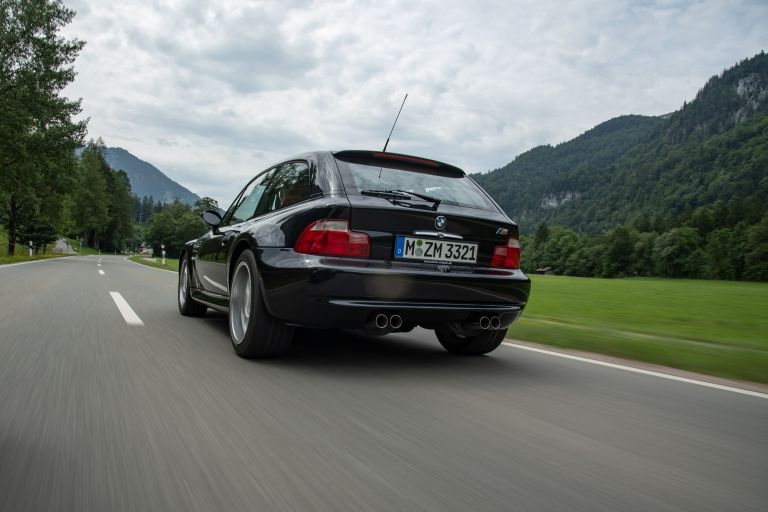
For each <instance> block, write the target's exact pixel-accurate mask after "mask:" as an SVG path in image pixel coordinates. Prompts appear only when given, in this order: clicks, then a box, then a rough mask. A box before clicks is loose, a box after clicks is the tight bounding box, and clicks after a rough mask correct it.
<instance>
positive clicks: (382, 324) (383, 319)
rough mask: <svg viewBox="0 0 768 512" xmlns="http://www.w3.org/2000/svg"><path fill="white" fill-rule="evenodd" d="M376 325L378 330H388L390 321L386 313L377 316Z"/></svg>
mask: <svg viewBox="0 0 768 512" xmlns="http://www.w3.org/2000/svg"><path fill="white" fill-rule="evenodd" d="M375 324H376V328H377V329H386V328H387V326H388V325H389V319H388V318H387V315H385V314H384V313H379V314H378V315H376V320H375Z"/></svg>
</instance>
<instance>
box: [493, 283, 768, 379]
mask: <svg viewBox="0 0 768 512" xmlns="http://www.w3.org/2000/svg"><path fill="white" fill-rule="evenodd" d="M532 280H533V284H532V287H531V288H532V289H531V299H530V302H529V304H528V307H527V308H526V310H525V313H524V314H523V316H522V318H521V319H520V321H519V322H518V323H516V324H514V325H513V326H512V327H511V328H510V329H509V333H508V336H510V337H512V338H515V339H520V340H528V341H535V342H538V343H544V344H547V345H553V346H557V347H562V348H572V349H579V350H586V351H590V352H599V353H603V354H608V355H613V356H618V357H625V358H629V359H636V360H640V361H647V362H651V363H657V364H663V365H667V366H672V367H676V368H681V369H685V370H691V371H697V372H702V373H707V374H711V375H717V376H722V377H730V378H737V379H744V380H751V381H756V382H763V383H768V314H766V312H768V285H766V284H763V283H749V282H734V281H705V280H674V279H652V278H647V279H646V278H632V279H590V278H575V277H561V276H533V278H532Z"/></svg>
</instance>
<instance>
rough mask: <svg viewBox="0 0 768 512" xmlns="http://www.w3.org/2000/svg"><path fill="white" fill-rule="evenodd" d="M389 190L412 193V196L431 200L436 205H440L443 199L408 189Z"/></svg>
mask: <svg viewBox="0 0 768 512" xmlns="http://www.w3.org/2000/svg"><path fill="white" fill-rule="evenodd" d="M387 192H399V193H401V194H410V195H412V196H416V197H418V198H419V199H423V200H425V201H429V202H430V203H435V206H437V205H439V204H440V202H441V201H442V199H438V198H436V197H432V196H428V195H426V194H419V193H418V192H410V191H408V190H387Z"/></svg>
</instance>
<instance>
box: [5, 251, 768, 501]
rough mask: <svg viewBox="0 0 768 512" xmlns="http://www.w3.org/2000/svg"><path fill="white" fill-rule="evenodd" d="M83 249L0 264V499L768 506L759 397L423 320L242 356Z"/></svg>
mask: <svg viewBox="0 0 768 512" xmlns="http://www.w3.org/2000/svg"><path fill="white" fill-rule="evenodd" d="M98 262H99V258H97V257H69V258H62V259H57V260H51V261H44V262H36V263H30V264H24V265H17V266H12V267H0V510H2V511H24V510H35V511H37V510H72V511H118V510H136V511H152V510H162V511H167V510H183V511H192V510H200V511H213V510H228V511H234V510H297V511H311V510H332V511H341V510H354V511H363V510H382V511H397V510H408V511H414V510H434V511H450V510H473V511H474V510H489V511H500V510H552V511H566V510H567V511H573V510H583V511H590V512H595V511H599V510H610V511H619V510H621V511H629V510H638V511H666V510H690V511H697V512H701V511H717V512H722V511H728V510H738V511H748V510H754V511H761V512H764V511H765V510H768V400H766V399H764V398H761V397H755V396H745V395H740V394H736V393H732V392H728V391H723V390H718V389H711V388H705V387H701V386H697V385H693V384H689V383H684V382H674V381H669V380H664V379H660V378H657V377H653V376H650V375H640V374H636V373H630V372H627V371H623V370H620V369H614V368H605V367H601V366H596V365H591V364H586V363H583V362H579V361H573V360H567V359H562V358H557V357H552V356H548V355H545V354H540V353H534V352H530V351H524V350H519V349H515V348H512V347H507V346H502V347H501V348H499V350H497V351H496V352H494V353H493V354H491V355H489V356H484V357H477V358H460V357H455V356H451V355H449V354H447V353H445V352H444V351H443V350H442V348H441V347H440V346H439V344H438V343H437V341H436V340H435V339H434V337H433V335H432V334H431V333H430V332H427V331H423V330H418V331H414V332H413V333H409V334H405V335H399V336H394V335H391V336H385V337H383V338H367V337H363V336H355V335H350V334H346V333H334V332H312V331H302V332H300V333H299V334H298V337H297V340H296V342H295V345H294V347H293V348H292V349H291V351H290V353H289V354H288V355H287V357H285V358H283V359H280V360H273V361H246V360H243V359H240V358H238V357H237V356H235V354H234V353H233V351H232V349H231V347H230V342H229V339H228V332H227V323H226V317H225V316H223V315H221V314H219V313H214V312H209V313H208V315H207V316H206V317H205V318H200V319H192V318H184V317H181V316H180V315H179V314H178V311H177V308H176V297H175V294H176V276H175V274H173V273H171V272H165V271H162V270H156V269H152V268H148V267H143V266H140V265H138V264H134V263H131V262H128V261H126V260H125V259H123V258H121V257H106V256H105V257H103V258H102V259H101V266H99V263H98ZM99 271H102V272H99ZM110 292H117V293H119V294H120V296H121V297H122V298H123V299H124V300H125V302H126V303H127V304H128V305H129V306H130V308H132V310H133V311H134V312H135V314H136V315H138V317H139V318H140V320H141V323H142V324H143V325H131V324H128V323H127V322H126V320H125V318H124V316H123V314H122V313H121V312H120V310H119V309H118V307H117V305H116V302H115V301H114V300H113V298H112V295H111V294H110Z"/></svg>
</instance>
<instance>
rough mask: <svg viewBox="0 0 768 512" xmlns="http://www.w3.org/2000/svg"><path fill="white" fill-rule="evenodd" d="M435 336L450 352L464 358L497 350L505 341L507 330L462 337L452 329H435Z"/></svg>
mask: <svg viewBox="0 0 768 512" xmlns="http://www.w3.org/2000/svg"><path fill="white" fill-rule="evenodd" d="M435 334H436V335H437V339H438V340H439V341H440V344H441V345H442V346H443V348H444V349H445V350H447V351H448V352H451V353H452V354H459V355H462V356H479V355H482V354H487V353H488V352H493V351H494V350H496V349H497V348H498V347H499V345H501V342H502V341H504V336H505V335H506V334H507V330H506V329H499V330H495V331H484V332H483V333H482V334H478V335H476V336H460V335H458V334H455V333H454V332H453V331H451V330H450V329H435Z"/></svg>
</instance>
